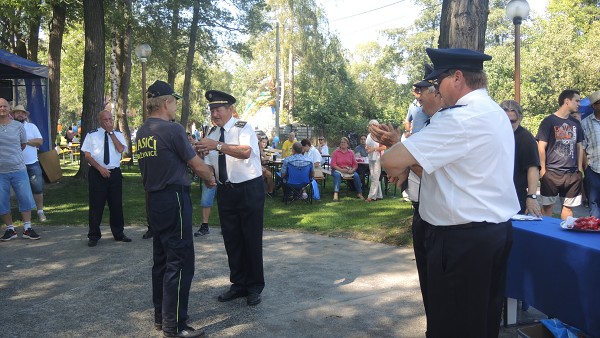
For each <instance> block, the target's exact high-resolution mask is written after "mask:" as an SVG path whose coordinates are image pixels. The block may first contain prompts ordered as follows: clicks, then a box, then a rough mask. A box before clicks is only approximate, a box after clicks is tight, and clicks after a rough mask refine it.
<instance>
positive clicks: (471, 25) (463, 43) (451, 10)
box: [438, 0, 489, 52]
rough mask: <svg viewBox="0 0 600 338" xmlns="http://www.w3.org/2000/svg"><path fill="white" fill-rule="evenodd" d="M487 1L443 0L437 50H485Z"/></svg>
mask: <svg viewBox="0 0 600 338" xmlns="http://www.w3.org/2000/svg"><path fill="white" fill-rule="evenodd" d="M488 14H489V0H444V2H443V3H442V17H441V22H440V38H439V40H438V48H469V49H473V50H478V51H480V52H483V51H484V50H485V30H486V28H487V18H488Z"/></svg>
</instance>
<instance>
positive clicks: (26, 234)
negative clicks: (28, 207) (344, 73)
mask: <svg viewBox="0 0 600 338" xmlns="http://www.w3.org/2000/svg"><path fill="white" fill-rule="evenodd" d="M23 238H29V239H40V235H38V234H36V233H35V230H33V228H29V229H27V230H24V231H23Z"/></svg>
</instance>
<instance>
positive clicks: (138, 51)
mask: <svg viewBox="0 0 600 338" xmlns="http://www.w3.org/2000/svg"><path fill="white" fill-rule="evenodd" d="M150 55H152V48H150V46H149V45H148V44H145V43H144V44H141V45H138V46H137V47H135V56H137V57H138V59H140V61H141V62H142V122H143V121H146V116H147V114H148V112H147V111H146V61H148V58H149V57H150Z"/></svg>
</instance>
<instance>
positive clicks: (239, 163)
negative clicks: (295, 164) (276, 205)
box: [205, 117, 262, 183]
mask: <svg viewBox="0 0 600 338" xmlns="http://www.w3.org/2000/svg"><path fill="white" fill-rule="evenodd" d="M238 121H239V120H238V119H236V118H234V117H232V118H231V119H229V121H227V123H225V125H224V126H223V127H224V128H225V143H226V144H234V145H247V146H250V148H252V151H251V154H250V157H249V158H247V159H239V158H235V157H232V156H229V155H225V161H226V163H227V178H228V180H229V182H230V183H242V182H245V181H249V180H251V179H255V178H257V177H260V176H262V166H261V164H260V149H259V148H258V138H257V137H256V133H255V132H254V128H252V126H251V125H250V123H247V122H240V123H237V122H238ZM244 123H245V124H244ZM241 124H244V126H241ZM220 136H221V128H220V127H216V128H215V129H214V130H213V131H212V132H211V133H210V134H208V136H207V137H208V138H210V139H213V140H215V141H218V140H219V138H220ZM205 160H206V163H207V164H209V165H212V166H213V167H214V168H215V177H219V152H218V151H216V150H213V151H211V152H209V154H208V156H206V158H205Z"/></svg>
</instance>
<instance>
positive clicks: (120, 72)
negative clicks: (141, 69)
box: [117, 0, 133, 158]
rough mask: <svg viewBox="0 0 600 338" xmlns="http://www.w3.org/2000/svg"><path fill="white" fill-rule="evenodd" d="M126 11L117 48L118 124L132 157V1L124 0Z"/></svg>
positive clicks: (128, 152)
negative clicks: (128, 111)
mask: <svg viewBox="0 0 600 338" xmlns="http://www.w3.org/2000/svg"><path fill="white" fill-rule="evenodd" d="M123 5H124V8H123V9H124V11H125V18H126V19H125V20H126V22H125V32H124V34H122V35H121V38H120V39H119V44H118V46H117V81H118V82H119V89H118V93H117V122H118V125H119V129H120V130H121V132H122V133H123V134H124V136H125V141H126V142H127V157H131V158H133V157H132V154H133V149H132V144H131V130H130V129H129V123H128V120H127V110H128V109H127V108H128V105H129V85H130V84H131V34H132V31H133V29H132V27H131V20H132V16H131V0H123Z"/></svg>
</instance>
